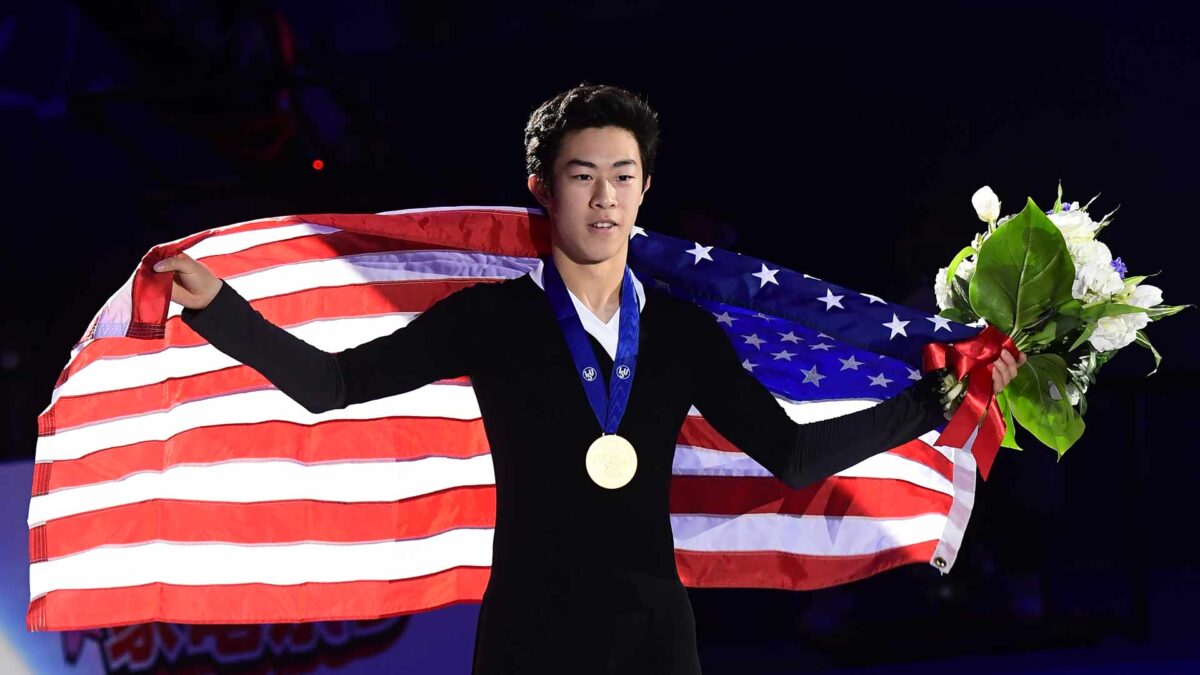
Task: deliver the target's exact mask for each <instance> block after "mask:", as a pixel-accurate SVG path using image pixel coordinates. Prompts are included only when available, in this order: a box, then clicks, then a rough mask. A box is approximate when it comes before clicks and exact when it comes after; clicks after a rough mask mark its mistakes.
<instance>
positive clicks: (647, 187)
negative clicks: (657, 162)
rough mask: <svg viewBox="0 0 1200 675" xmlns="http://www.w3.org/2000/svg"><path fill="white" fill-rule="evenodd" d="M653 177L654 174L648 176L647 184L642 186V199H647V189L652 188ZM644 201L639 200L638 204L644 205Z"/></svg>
mask: <svg viewBox="0 0 1200 675" xmlns="http://www.w3.org/2000/svg"><path fill="white" fill-rule="evenodd" d="M651 178H653V176H646V184H645V185H643V186H642V201H645V199H646V191H647V190H649V189H650V179H651ZM642 201H639V202H638V206H641V205H642Z"/></svg>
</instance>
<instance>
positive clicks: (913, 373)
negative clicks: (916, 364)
mask: <svg viewBox="0 0 1200 675" xmlns="http://www.w3.org/2000/svg"><path fill="white" fill-rule="evenodd" d="M904 367H905V368H908V379H910V380H919V379H921V371H919V370H917V369H916V368H909V367H908V366H904Z"/></svg>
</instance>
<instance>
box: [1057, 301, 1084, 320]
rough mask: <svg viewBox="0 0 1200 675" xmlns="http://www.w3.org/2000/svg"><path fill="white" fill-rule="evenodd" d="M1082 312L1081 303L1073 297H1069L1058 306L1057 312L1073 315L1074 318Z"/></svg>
mask: <svg viewBox="0 0 1200 675" xmlns="http://www.w3.org/2000/svg"><path fill="white" fill-rule="evenodd" d="M1082 312H1083V303H1081V302H1079V301H1078V300H1076V299H1074V298H1071V299H1070V300H1068V301H1066V302H1064V303H1063V304H1061V305H1059V306H1058V313H1059V314H1065V315H1067V316H1073V317H1075V318H1076V319H1078V318H1079V316H1080V314H1081V313H1082Z"/></svg>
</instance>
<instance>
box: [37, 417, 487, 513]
mask: <svg viewBox="0 0 1200 675" xmlns="http://www.w3.org/2000/svg"><path fill="white" fill-rule="evenodd" d="M488 451H489V446H488V441H487V436H486V435H485V433H484V429H483V422H482V421H481V420H480V419H473V420H457V419H447V418H442V417H390V418H384V419H378V420H372V421H370V422H364V421H362V420H330V421H328V422H319V423H317V424H313V425H311V426H309V425H304V424H297V423H295V422H278V421H273V422H259V423H256V424H225V425H218V426H211V427H198V428H195V429H189V430H187V431H185V432H183V433H180V434H177V435H176V436H174V437H173V438H171V439H170V440H166V441H146V442H143V443H134V444H132V445H125V446H121V447H116V448H106V449H104V450H98V451H96V452H93V453H91V454H89V455H87V456H85V457H81V458H79V459H72V460H59V461H56V462H52V463H46V462H42V463H39V464H38V465H37V466H38V467H43V466H45V467H46V469H44V470H43V472H44V473H45V474H46V475H45V476H44V477H43V478H42V480H40V481H38V482H37V483H36V484H35V485H34V492H33V496H35V497H36V496H38V495H41V494H46V493H47V492H50V491H53V490H61V489H64V488H71V487H77V486H80V485H89V484H92V483H102V482H106V481H113V480H119V479H121V478H123V477H125V476H128V475H130V474H134V473H139V472H144V471H162V470H164V469H168V468H170V467H172V466H178V465H183V464H212V463H216V462H229V461H237V460H255V459H290V460H296V461H300V462H304V463H309V464H315V463H318V462H344V461H352V460H381V459H391V460H396V461H405V460H411V459H420V458H422V457H431V456H436V457H458V458H467V457H475V456H477V455H482V454H485V453H487V452H488Z"/></svg>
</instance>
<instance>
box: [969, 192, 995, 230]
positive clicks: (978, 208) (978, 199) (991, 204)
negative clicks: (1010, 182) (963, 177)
mask: <svg viewBox="0 0 1200 675" xmlns="http://www.w3.org/2000/svg"><path fill="white" fill-rule="evenodd" d="M971 206H974V207H975V215H977V216H979V219H980V220H982V221H983V222H985V223H988V224H991V223H994V222H996V219H997V218H999V217H1000V198H999V197H997V196H996V193H995V192H992V188H990V187H988V186H986V185H984V186H983V187H981V188H979V189H978V190H976V191H975V194H973V195H971Z"/></svg>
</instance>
